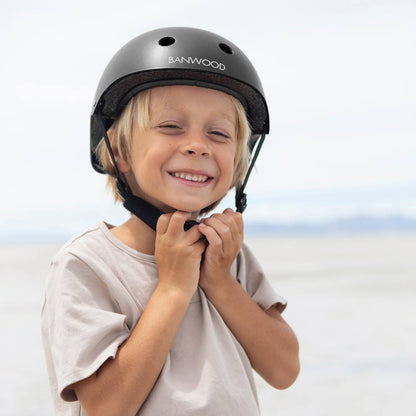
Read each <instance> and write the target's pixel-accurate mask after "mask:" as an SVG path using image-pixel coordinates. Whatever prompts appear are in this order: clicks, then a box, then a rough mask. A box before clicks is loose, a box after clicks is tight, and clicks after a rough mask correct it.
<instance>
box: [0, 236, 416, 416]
mask: <svg viewBox="0 0 416 416" xmlns="http://www.w3.org/2000/svg"><path fill="white" fill-rule="evenodd" d="M246 242H247V243H248V244H249V246H250V247H251V248H252V250H253V251H254V252H255V253H256V255H257V257H258V258H259V259H260V261H261V263H262V264H263V267H264V270H265V272H266V274H267V276H268V277H269V279H270V281H271V282H272V285H273V286H274V288H275V289H276V291H277V292H278V293H279V294H281V295H282V296H283V297H285V298H286V299H288V301H289V304H288V307H287V309H286V311H285V312H284V315H283V317H284V318H285V319H286V321H287V322H288V323H289V324H290V325H291V327H292V328H293V329H294V331H295V332H296V334H297V336H298V338H299V343H300V356H301V366H302V368H301V373H300V375H299V377H298V380H297V381H296V382H295V384H294V385H293V386H291V387H290V388H289V389H287V390H284V391H278V390H275V389H273V388H272V387H270V386H268V385H267V384H266V383H265V382H264V381H262V380H261V379H260V378H259V377H256V381H257V385H258V392H259V401H260V406H261V409H262V415H263V416H276V415H277V416H278V415H291V416H305V415H308V416H326V415H331V416H334V415H336V416H344V415H345V416H347V415H348V416H351V415H355V416H357V415H377V416H384V415H386V416H387V415H389V416H390V415H391V414H397V415H401V416H414V415H416V400H415V397H414V391H415V388H416V319H415V317H416V235H415V234H374V235H371V234H368V235H342V236H336V235H324V236H317V235H309V236H305V237H301V236H292V237H291V236H285V237H278V236H276V237H273V236H267V237H261V236H256V237H254V236H248V237H247V239H246ZM61 245H62V244H61V243H59V244H58V243H30V244H23V243H16V244H2V245H1V250H0V310H1V314H0V324H1V334H2V336H1V352H2V353H1V357H0V402H1V405H0V415H1V416H52V415H53V409H52V405H51V401H50V396H49V386H48V378H47V373H46V368H45V363H44V358H43V350H42V346H41V340H40V310H41V307H42V298H43V292H44V286H45V276H46V273H47V269H48V265H49V261H50V259H51V257H52V256H53V254H54V253H55V252H56V251H57V250H58V248H59V247H60V246H61Z"/></svg>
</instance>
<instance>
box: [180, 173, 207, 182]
mask: <svg viewBox="0 0 416 416" xmlns="http://www.w3.org/2000/svg"><path fill="white" fill-rule="evenodd" d="M173 176H175V177H176V178H180V179H186V180H187V181H192V182H205V181H206V180H207V179H208V176H205V175H191V174H190V173H184V172H174V173H173Z"/></svg>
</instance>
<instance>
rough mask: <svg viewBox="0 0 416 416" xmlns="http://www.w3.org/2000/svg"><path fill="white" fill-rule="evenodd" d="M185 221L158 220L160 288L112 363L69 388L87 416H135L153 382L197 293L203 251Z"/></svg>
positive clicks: (178, 216)
mask: <svg viewBox="0 0 416 416" xmlns="http://www.w3.org/2000/svg"><path fill="white" fill-rule="evenodd" d="M187 219H188V215H187V214H185V213H179V212H178V213H175V214H168V215H164V216H162V217H161V218H160V220H159V222H158V226H157V235H156V251H155V257H156V264H157V266H158V273H159V283H158V286H157V288H156V290H155V291H154V293H153V295H152V296H151V298H150V300H149V303H148V304H147V305H146V308H145V310H144V312H143V315H142V316H141V318H140V320H139V322H138V324H137V325H136V327H135V328H134V330H133V331H132V333H131V335H130V336H129V338H128V339H127V340H126V342H125V343H124V344H123V345H121V346H120V347H119V349H118V351H117V354H116V357H115V359H114V360H107V361H106V362H105V363H104V364H103V365H102V366H101V367H100V369H99V370H98V371H97V372H96V373H95V374H93V375H91V376H90V377H88V378H87V379H85V380H81V381H79V382H78V383H76V384H74V385H73V386H72V388H73V389H74V390H75V392H76V395H77V397H78V399H79V401H80V402H81V405H82V407H83V408H84V409H85V411H86V412H87V414H88V415H100V416H103V415H105V416H107V415H135V414H136V413H137V411H138V410H139V409H140V407H141V405H142V404H143V402H144V400H145V399H146V397H147V396H148V394H149V392H150V390H151V389H152V387H153V385H154V383H155V382H156V380H157V377H158V375H159V373H160V371H161V369H162V367H163V364H164V362H165V360H166V356H167V354H168V352H169V349H170V348H171V345H172V342H173V340H174V338H175V335H176V332H177V330H178V328H179V326H180V324H181V322H182V319H183V317H184V315H185V312H186V309H187V307H188V305H189V302H190V299H191V297H192V295H193V293H194V292H195V290H196V288H197V284H198V278H199V267H200V261H201V255H202V252H203V250H204V248H205V243H204V242H203V240H200V237H201V234H200V233H199V232H198V229H197V227H193V228H192V229H191V230H189V231H188V232H186V233H185V232H184V231H183V224H184V222H185V221H186V220H187Z"/></svg>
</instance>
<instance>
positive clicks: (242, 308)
mask: <svg viewBox="0 0 416 416" xmlns="http://www.w3.org/2000/svg"><path fill="white" fill-rule="evenodd" d="M137 39H139V40H137ZM189 40H191V41H192V48H195V47H201V46H202V45H205V44H206V43H207V42H208V43H209V41H210V42H211V43H213V44H215V46H216V48H217V49H218V50H219V51H220V52H221V51H222V52H221V53H223V54H227V55H232V54H237V55H238V54H241V52H240V51H239V50H238V49H237V48H236V47H235V46H234V45H233V46H230V43H229V42H228V41H226V40H224V39H223V38H220V37H218V36H217V35H214V34H212V33H210V32H205V31H200V30H198V29H190V28H167V29H163V30H159V31H152V32H148V33H147V34H145V35H142V36H141V37H139V38H136V40H134V41H133V43H130V44H128V45H129V46H128V45H126V46H127V49H131V48H133V49H135V50H136V51H139V52H141V53H143V52H142V51H143V49H144V50H147V51H148V53H149V54H150V52H149V49H146V47H148V48H150V47H153V48H156V50H157V51H158V53H157V54H155V56H156V55H157V56H158V58H157V59H159V57H160V55H161V54H162V52H163V53H164V51H165V49H166V48H169V47H172V46H174V45H175V44H180V43H181V41H182V43H183V44H186V43H187V42H188V44H189ZM135 42H136V43H135ZM152 42H153V43H152ZM138 45H140V48H138ZM149 45H150V46H149ZM220 45H222V46H220ZM180 47H181V48H183V47H184V46H183V45H182V46H180ZM185 49H186V48H185ZM124 50H126V47H125V48H124ZM230 51H231V52H232V53H230ZM129 52H130V53H131V52H132V50H130V51H129ZM173 52H174V48H173V47H172V48H171V49H170V50H169V51H168V52H167V55H166V56H170V54H172V53H173ZM188 52H189V54H191V52H190V50H188ZM123 53H125V52H123ZM123 53H122V54H123ZM221 57H222V55H220V58H221ZM220 58H218V56H216V55H215V54H214V55H212V56H211V60H210V61H212V62H220ZM114 59H115V63H116V64H119V62H120V55H119V56H118V58H114ZM129 59H130V58H129ZM155 59H156V58H155ZM206 59H208V58H206ZM223 59H225V58H224V57H223ZM241 59H242V61H243V62H245V65H248V64H247V58H245V56H244V55H243V57H242V58H241ZM166 62H167V65H172V64H175V65H182V62H176V61H174V62H172V61H171V60H169V59H167V60H166ZM194 62H196V64H198V63H197V61H194ZM201 62H202V61H201ZM194 64H195V63H192V65H194ZM111 65H112V64H111V63H110V66H111ZM113 65H115V64H114V61H113ZM222 65H223V67H224V69H222V68H220V67H219V65H218V67H217V68H213V69H212V71H214V73H201V72H200V69H198V70H196V69H195V68H194V69H186V68H176V69H175V71H174V72H172V68H171V67H169V68H167V71H169V70H170V72H167V71H161V70H160V68H159V67H158V66H157V65H155V69H154V70H153V72H152V71H150V70H149V68H147V70H146V71H144V70H143V69H141V70H137V69H136V72H131V71H130V69H129V71H130V72H129V71H128V75H125V76H122V77H120V76H119V78H118V81H117V82H119V84H117V83H114V80H112V81H111V82H107V81H106V82H107V84H109V85H107V87H106V88H105V89H104V93H102V94H101V96H100V98H99V100H97V101H96V105H97V106H96V110H95V111H96V113H94V117H93V121H92V123H93V124H92V161H93V165H94V166H95V168H96V169H97V170H100V171H102V172H106V173H108V174H109V175H110V176H109V183H110V185H111V186H112V187H113V189H114V190H117V191H118V194H116V195H115V196H116V198H117V199H120V200H121V201H123V202H124V204H125V206H126V207H128V209H130V210H131V212H132V214H133V215H132V216H131V217H130V218H129V220H128V221H126V222H125V223H124V224H122V225H120V226H117V227H113V226H109V225H107V224H105V223H103V222H102V223H100V224H98V225H97V226H96V227H94V228H92V229H90V230H88V231H87V232H86V233H84V234H83V235H81V236H79V237H77V238H76V239H74V240H73V241H71V242H70V243H69V244H67V245H66V246H65V247H64V248H63V249H62V250H61V251H60V253H58V255H57V256H56V257H55V259H54V261H53V263H52V266H51V272H50V275H49V279H48V287H47V292H46V301H45V306H44V309H43V315H42V330H43V339H44V345H45V352H46V357H47V364H48V371H49V374H50V379H51V387H52V394H53V397H54V403H55V407H56V411H57V414H60V415H78V414H88V415H165V414H172V415H181V416H183V415H204V416H209V415H219V414H223V415H233V416H234V415H245V416H246V415H258V414H259V407H258V403H257V396H256V391H255V384H254V380H253V375H252V368H254V369H255V370H256V371H257V372H258V373H259V374H260V375H261V376H262V377H263V378H264V379H265V380H266V381H267V382H268V383H270V384H271V385H272V386H274V387H276V388H280V389H281V388H287V387H288V386H289V385H291V384H292V383H293V382H294V380H295V378H296V377H297V374H298V372H299V361H298V344H297V339H296V336H295V335H294V333H293V331H292V330H291V328H290V327H289V326H288V325H287V323H286V322H285V321H284V320H283V318H282V317H281V315H280V313H281V312H282V311H283V309H284V308H285V305H286V302H285V300H284V299H283V298H281V297H280V296H279V295H277V294H276V293H275V292H274V290H273V289H272V287H271V286H270V284H269V283H268V282H267V280H266V278H265V276H264V275H263V273H262V270H261V268H260V266H259V264H258V262H257V261H256V260H255V258H254V257H253V255H252V254H251V252H250V251H249V249H248V248H247V247H246V246H245V245H244V244H243V219H242V215H241V213H240V212H234V211H233V210H231V209H226V210H225V211H224V212H223V213H218V214H212V215H210V216H209V217H205V218H202V217H201V215H202V214H204V213H207V212H209V211H210V210H211V209H212V208H213V207H215V206H216V205H217V204H218V202H219V201H220V200H221V199H222V198H223V197H224V196H225V194H226V193H227V192H228V191H229V189H231V188H233V187H236V188H240V189H241V186H242V184H243V180H244V176H245V175H246V172H247V169H248V163H249V158H248V155H249V152H250V150H251V148H252V143H251V141H253V140H254V141H255V140H256V138H255V137H254V136H253V133H252V132H251V131H250V128H249V123H248V119H247V117H246V112H248V113H249V116H250V117H251V120H250V121H251V123H252V125H253V124H254V125H255V124H256V120H253V117H254V116H255V115H256V114H254V113H253V111H251V112H250V110H249V109H247V108H244V106H245V105H247V103H248V102H247V99H250V98H251V100H252V101H254V102H255V101H256V98H255V97H254V96H253V94H254V93H251V95H250V94H248V93H247V86H245V85H243V83H241V86H236V84H235V83H236V81H235V79H234V78H232V77H230V78H229V79H226V81H224V80H222V81H219V79H220V77H219V75H218V74H219V72H218V71H224V70H225V68H229V65H230V64H229V63H222ZM149 71H150V72H152V73H151V74H149ZM215 71H217V72H215ZM161 72H162V73H161ZM132 74H133V75H132ZM143 74H144V75H143ZM149 75H151V77H149ZM143 77H145V78H146V80H147V81H146V82H145V81H144V80H143ZM222 77H223V78H226V77H225V76H224V75H222ZM110 78H111V77H110ZM155 79H157V81H155ZM245 81H246V82H247V79H246V80H245ZM123 83H124V84H129V85H128V88H127V89H124V90H123V89H122V88H121V86H120V84H123ZM225 83H228V84H227V85H225ZM231 87H233V88H234V89H232V88H231ZM117 88H119V89H118V90H117ZM111 89H113V90H111ZM114 90H115V91H114ZM132 91H134V93H132ZM244 91H245V94H246V95H245V97H240V94H241V93H242V92H244ZM257 93H258V94H260V93H259V92H258V91H257ZM111 94H113V95H111ZM115 95H118V97H119V98H118V99H119V103H122V104H118V105H119V107H120V109H119V110H118V113H117V111H114V115H113V116H112V119H110V118H107V121H105V120H104V121H103V120H102V118H101V117H103V114H104V113H105V111H106V109H105V106H106V105H107V102H106V100H108V101H111V100H114V96H115ZM125 97H128V98H127V99H126V98H125ZM236 97H237V98H236ZM243 98H244V99H243ZM123 100H124V102H123ZM257 100H259V98H258V97H257ZM98 103H100V104H98ZM250 105H251V104H250ZM253 107H254V105H253ZM253 107H252V108H253ZM248 108H250V107H248ZM107 111H108V110H107ZM97 114H98V116H97ZM264 114H265V112H264V108H263V117H264ZM95 117H98V121H97V119H96V118H95ZM103 118H104V117H103ZM105 124H107V125H106V126H105V128H104V129H101V131H99V134H97V129H98V130H99V128H100V126H104V125H105ZM258 124H259V125H260V124H262V123H258ZM263 125H264V122H263ZM97 126H98V127H97ZM100 136H101V137H102V138H100ZM253 137H254V139H253ZM98 139H99V140H98ZM160 214H161V215H160ZM198 217H201V218H200V223H199V224H198V223H196V224H195V223H192V224H190V225H189V227H186V228H185V224H186V223H187V221H189V220H196V219H198ZM155 218H156V223H157V225H156V227H155V226H154V222H155V221H154V219H155ZM192 225H193V226H192Z"/></svg>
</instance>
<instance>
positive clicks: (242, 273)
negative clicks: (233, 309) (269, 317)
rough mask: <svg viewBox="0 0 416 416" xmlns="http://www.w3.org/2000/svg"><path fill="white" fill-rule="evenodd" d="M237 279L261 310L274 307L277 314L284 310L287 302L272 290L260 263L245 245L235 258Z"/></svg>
mask: <svg viewBox="0 0 416 416" xmlns="http://www.w3.org/2000/svg"><path fill="white" fill-rule="evenodd" d="M237 279H238V281H239V282H240V284H241V286H242V287H243V289H244V290H245V291H246V292H247V293H248V294H249V295H250V296H251V298H252V299H253V300H254V301H255V302H256V303H257V304H258V305H259V306H260V307H261V308H262V309H263V310H267V309H269V308H270V307H272V306H276V308H277V309H278V310H279V312H283V311H284V310H285V308H286V306H287V301H286V300H285V299H284V298H283V297H282V296H280V295H278V294H277V293H276V291H275V290H274V289H273V287H272V285H271V284H270V282H269V281H268V280H267V278H266V276H265V274H264V272H263V269H262V267H261V265H260V263H259V262H258V260H257V259H256V257H255V256H254V254H253V253H252V252H251V250H250V249H249V248H248V246H247V245H246V244H243V247H242V248H241V250H240V253H239V255H238V257H237Z"/></svg>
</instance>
